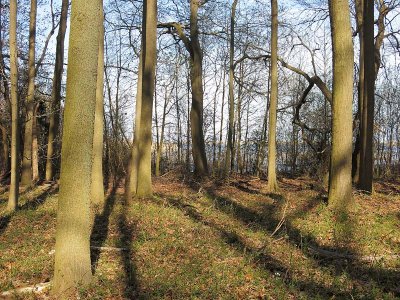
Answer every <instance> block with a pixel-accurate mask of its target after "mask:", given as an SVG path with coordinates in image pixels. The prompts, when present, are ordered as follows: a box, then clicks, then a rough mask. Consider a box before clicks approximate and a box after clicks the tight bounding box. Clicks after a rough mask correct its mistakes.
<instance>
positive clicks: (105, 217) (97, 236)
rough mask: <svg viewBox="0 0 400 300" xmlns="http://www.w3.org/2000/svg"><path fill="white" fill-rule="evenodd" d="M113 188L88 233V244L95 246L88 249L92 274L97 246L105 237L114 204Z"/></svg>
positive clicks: (96, 257)
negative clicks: (90, 231)
mask: <svg viewBox="0 0 400 300" xmlns="http://www.w3.org/2000/svg"><path fill="white" fill-rule="evenodd" d="M115 190H116V188H113V189H112V190H111V192H110V193H109V195H108V196H107V198H106V200H105V203H104V208H103V212H102V213H101V214H96V216H95V219H94V222H93V227H92V233H91V234H90V245H91V246H95V247H97V248H91V251H90V254H91V261H92V272H93V274H94V273H95V272H96V268H97V263H98V260H99V258H100V252H101V249H100V248H98V247H102V246H103V245H104V242H105V241H106V239H107V235H108V230H109V228H108V227H109V223H110V215H111V213H112V211H113V208H114V204H115Z"/></svg>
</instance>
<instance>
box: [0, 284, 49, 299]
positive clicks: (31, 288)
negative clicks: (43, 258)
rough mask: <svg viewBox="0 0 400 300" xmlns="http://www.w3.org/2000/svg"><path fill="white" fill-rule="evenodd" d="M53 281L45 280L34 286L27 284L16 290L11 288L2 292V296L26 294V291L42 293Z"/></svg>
mask: <svg viewBox="0 0 400 300" xmlns="http://www.w3.org/2000/svg"><path fill="white" fill-rule="evenodd" d="M50 285H51V283H50V282H44V283H38V284H35V285H33V286H27V287H23V288H18V289H14V290H9V291H6V292H3V293H1V294H0V296H1V297H7V296H12V295H15V294H24V293H41V292H43V291H44V290H45V289H48V288H49V287H50Z"/></svg>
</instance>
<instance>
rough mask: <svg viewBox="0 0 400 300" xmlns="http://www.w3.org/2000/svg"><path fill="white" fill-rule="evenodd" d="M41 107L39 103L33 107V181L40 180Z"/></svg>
mask: <svg viewBox="0 0 400 300" xmlns="http://www.w3.org/2000/svg"><path fill="white" fill-rule="evenodd" d="M38 109H39V103H38V104H36V105H34V109H33V116H34V118H33V123H32V181H33V182H35V183H36V182H38V181H39V141H38V136H39V132H38V131H39V128H38V126H37V117H36V116H37V112H38Z"/></svg>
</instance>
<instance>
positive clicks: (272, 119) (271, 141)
mask: <svg viewBox="0 0 400 300" xmlns="http://www.w3.org/2000/svg"><path fill="white" fill-rule="evenodd" d="M271 10H272V21H271V22H272V23H271V98H270V108H269V131H268V185H267V189H268V191H270V192H276V191H277V190H278V181H277V179H276V118H277V107H278V1H277V0H271Z"/></svg>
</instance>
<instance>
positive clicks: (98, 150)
mask: <svg viewBox="0 0 400 300" xmlns="http://www.w3.org/2000/svg"><path fill="white" fill-rule="evenodd" d="M100 19H101V23H100V32H99V54H98V66H97V85H96V113H95V118H94V134H93V166H92V185H91V202H92V204H94V205H95V206H97V207H98V208H100V209H102V208H103V206H104V182H103V137H104V132H103V131H104V123H103V120H104V94H103V91H104V15H103V7H101V11H100Z"/></svg>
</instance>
